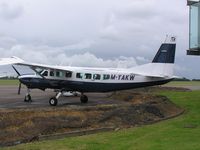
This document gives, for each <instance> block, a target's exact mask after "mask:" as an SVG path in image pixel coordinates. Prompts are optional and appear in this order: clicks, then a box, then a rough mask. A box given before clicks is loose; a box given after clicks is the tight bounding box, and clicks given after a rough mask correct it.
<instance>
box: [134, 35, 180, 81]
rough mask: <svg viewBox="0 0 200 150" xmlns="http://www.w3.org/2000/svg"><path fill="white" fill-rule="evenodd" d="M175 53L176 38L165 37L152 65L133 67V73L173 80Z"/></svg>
mask: <svg viewBox="0 0 200 150" xmlns="http://www.w3.org/2000/svg"><path fill="white" fill-rule="evenodd" d="M175 51H176V38H175V37H167V40H166V41H165V43H163V44H162V45H161V46H160V49H159V50H158V52H157V53H156V55H155V57H154V59H153V61H152V63H149V64H144V65H141V66H137V67H135V68H134V71H135V73H138V74H141V75H145V76H151V77H168V78H173V70H174V61H175Z"/></svg>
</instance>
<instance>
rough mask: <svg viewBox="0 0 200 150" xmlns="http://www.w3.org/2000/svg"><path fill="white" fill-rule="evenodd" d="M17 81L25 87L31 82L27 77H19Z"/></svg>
mask: <svg viewBox="0 0 200 150" xmlns="http://www.w3.org/2000/svg"><path fill="white" fill-rule="evenodd" d="M18 79H19V81H20V82H21V83H23V84H25V85H26V84H28V83H30V80H31V78H30V77H27V76H19V77H18Z"/></svg>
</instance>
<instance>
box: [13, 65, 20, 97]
mask: <svg viewBox="0 0 200 150" xmlns="http://www.w3.org/2000/svg"><path fill="white" fill-rule="evenodd" d="M12 67H13V69H14V70H15V72H16V73H17V75H18V76H17V77H19V76H20V75H21V74H20V73H19V71H18V70H17V69H16V68H15V67H14V66H13V65H12ZM21 87H22V83H21V82H20V80H19V87H18V92H17V94H18V95H20V93H21Z"/></svg>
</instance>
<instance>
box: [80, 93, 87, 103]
mask: <svg viewBox="0 0 200 150" xmlns="http://www.w3.org/2000/svg"><path fill="white" fill-rule="evenodd" d="M80 100H81V103H87V102H88V97H87V96H86V95H81V97H80Z"/></svg>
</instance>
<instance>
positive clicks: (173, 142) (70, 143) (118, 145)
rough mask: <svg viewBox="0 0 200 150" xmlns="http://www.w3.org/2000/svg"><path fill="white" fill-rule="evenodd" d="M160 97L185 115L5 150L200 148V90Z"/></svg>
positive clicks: (193, 149)
mask: <svg viewBox="0 0 200 150" xmlns="http://www.w3.org/2000/svg"><path fill="white" fill-rule="evenodd" d="M159 94H162V95H166V96H168V97H169V98H170V99H171V100H172V101H173V102H174V103H176V104H177V105H179V106H181V107H184V108H185V109H186V112H185V113H184V114H183V115H181V116H179V117H177V118H174V119H170V120H166V121H163V122H159V123H156V124H152V125H146V126H142V127H135V128H130V129H123V130H120V131H114V132H107V133H99V134H94V135H86V136H80V137H72V138H64V139H61V140H52V141H43V142H36V143H30V144H22V145H18V146H15V147H9V148H5V149H11V150H12V149H15V150H21V149H31V150H38V149H41V150H43V149H44V150H45V149H48V150H54V149H59V150H66V149H79V150H81V149H92V150H93V149H94V150H99V149H108V150H110V149H114V150H115V149H116V150H118V149H119V150H121V149H127V150H179V149H180V150H190V149H191V150H197V149H200V109H199V108H200V91H192V92H173V91H170V92H169V91H165V92H161V93H159Z"/></svg>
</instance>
